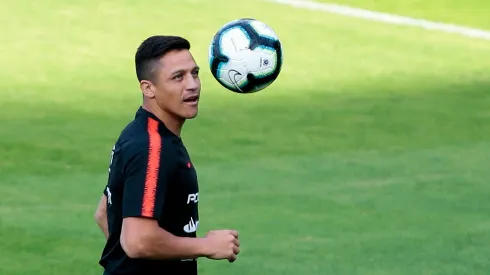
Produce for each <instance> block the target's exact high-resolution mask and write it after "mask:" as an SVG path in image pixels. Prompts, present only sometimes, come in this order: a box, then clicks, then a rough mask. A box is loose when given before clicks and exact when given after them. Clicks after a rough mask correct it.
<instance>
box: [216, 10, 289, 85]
mask: <svg viewBox="0 0 490 275" xmlns="http://www.w3.org/2000/svg"><path fill="white" fill-rule="evenodd" d="M282 59H283V58H282V46H281V41H280V40H279V38H278V36H277V34H276V33H275V32H274V31H273V30H272V29H271V28H270V27H269V26H267V25H266V24H264V23H263V22H260V21H258V20H255V19H249V18H244V19H238V20H235V21H232V22H229V23H227V24H226V25H224V26H223V27H221V28H220V29H219V30H218V32H217V33H216V35H215V36H214V37H213V40H212V43H211V46H210V47H209V66H210V68H211V73H212V74H213V76H214V78H215V79H216V80H217V81H218V82H219V83H220V84H221V85H222V86H223V87H225V88H227V89H228V90H231V91H233V92H236V93H243V94H246V93H255V92H258V91H260V90H263V89H264V88H266V87H268V86H269V85H270V84H272V82H274V81H275V80H276V79H277V77H278V76H279V74H280V72H281V67H282Z"/></svg>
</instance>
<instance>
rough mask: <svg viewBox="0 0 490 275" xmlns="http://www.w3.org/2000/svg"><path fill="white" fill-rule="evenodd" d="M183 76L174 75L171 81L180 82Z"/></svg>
mask: <svg viewBox="0 0 490 275" xmlns="http://www.w3.org/2000/svg"><path fill="white" fill-rule="evenodd" d="M182 78H183V76H182V75H181V74H178V75H175V76H174V77H173V78H172V79H174V80H177V81H180V80H182Z"/></svg>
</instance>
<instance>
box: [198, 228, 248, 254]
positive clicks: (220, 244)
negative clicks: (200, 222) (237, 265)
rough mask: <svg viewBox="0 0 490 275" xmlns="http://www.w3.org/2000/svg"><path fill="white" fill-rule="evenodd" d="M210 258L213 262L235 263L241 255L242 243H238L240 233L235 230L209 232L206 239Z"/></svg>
mask: <svg viewBox="0 0 490 275" xmlns="http://www.w3.org/2000/svg"><path fill="white" fill-rule="evenodd" d="M204 239H205V240H206V245H207V249H208V251H209V254H208V256H207V257H208V258H209V259H213V260H223V259H228V261H229V262H234V261H236V259H237V255H238V253H240V241H238V232H237V231H235V230H213V231H209V232H208V233H207V234H206V236H205V237H204Z"/></svg>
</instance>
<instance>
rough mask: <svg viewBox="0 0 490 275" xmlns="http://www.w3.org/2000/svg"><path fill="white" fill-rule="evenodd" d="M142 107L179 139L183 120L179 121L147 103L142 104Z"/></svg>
mask: <svg viewBox="0 0 490 275" xmlns="http://www.w3.org/2000/svg"><path fill="white" fill-rule="evenodd" d="M142 107H143V109H145V110H147V111H148V112H150V113H152V114H153V115H155V116H156V117H157V118H158V119H160V120H161V121H162V122H163V124H165V126H166V127H167V128H168V129H169V130H170V131H171V132H172V133H173V134H174V135H176V136H178V137H180V133H181V130H182V126H183V125H184V121H185V120H184V119H179V118H177V117H175V116H174V115H172V114H169V113H167V112H165V111H164V110H162V109H161V108H160V107H158V106H155V104H151V103H149V102H143V104H142Z"/></svg>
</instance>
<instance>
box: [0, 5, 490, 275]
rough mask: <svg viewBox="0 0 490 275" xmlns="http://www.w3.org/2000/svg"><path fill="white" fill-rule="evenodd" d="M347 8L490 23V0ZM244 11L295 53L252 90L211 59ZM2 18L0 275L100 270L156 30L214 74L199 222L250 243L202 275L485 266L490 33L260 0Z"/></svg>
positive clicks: (196, 157)
mask: <svg viewBox="0 0 490 275" xmlns="http://www.w3.org/2000/svg"><path fill="white" fill-rule="evenodd" d="M325 2H326V1H325ZM335 3H337V4H347V5H351V6H354V7H359V8H366V9H370V10H376V11H382V12H387V13H395V14H400V15H404V16H411V17H417V18H424V19H427V20H434V21H440V22H445V23H454V24H459V25H466V26H471V27H474V28H480V29H490V17H489V16H488V15H489V14H490V2H489V1H485V0H466V1H459V0H426V1H415V0H404V1H392V0H377V1H374V0H372V1H370V0H338V1H335ZM243 17H252V18H256V19H259V20H261V21H263V22H265V23H266V24H268V25H269V26H270V27H272V28H273V29H274V30H275V31H276V33H277V34H278V35H279V37H280V39H281V41H282V43H283V49H284V65H283V70H282V73H281V75H280V76H279V78H278V79H277V80H276V82H275V83H273V84H272V85H271V86H270V87H268V88H267V89H266V90H263V91H261V92H259V93H257V94H253V95H240V94H235V93H232V92H230V91H227V90H225V89H224V88H222V87H221V86H220V85H219V84H218V83H217V82H216V81H215V80H214V79H213V78H212V75H211V73H210V72H209V67H208V63H207V54H208V47H209V44H210V42H211V39H212V37H213V35H214V34H215V32H216V31H217V30H218V29H219V28H220V27H221V26H222V25H224V24H225V23H227V22H229V21H231V20H234V19H237V18H243ZM0 23H1V24H0V25H1V26H2V27H1V28H2V35H1V36H0V45H1V46H0V60H1V62H0V95H1V100H0V112H1V118H0V194H1V196H2V198H1V199H0V274H2V275H10V274H15V275H21V274H29V275H30V274H38V275H48V274H50V275H51V274H53V275H57V274H59V275H62V274H63V275H64V274H72V275H82V274H83V275H86V274H102V269H101V268H100V267H99V266H98V260H99V257H100V254H101V251H102V248H103V246H104V243H105V242H104V237H103V235H102V233H101V232H100V231H99V229H98V228H97V225H96V224H95V222H94V219H93V215H94V211H95V208H96V205H97V203H98V200H99V199H100V195H101V193H102V190H103V188H104V185H105V183H106V178H107V169H108V164H109V160H110V152H111V148H112V145H113V143H114V142H115V140H116V138H117V136H118V135H119V133H120V131H121V129H122V128H123V127H124V126H125V125H126V123H128V122H129V121H130V120H131V119H132V118H133V116H134V113H135V111H136V109H137V108H138V106H139V104H140V103H141V95H140V91H139V87H138V82H137V79H136V75H135V69H134V54H135V52H136V48H137V46H138V45H139V43H141V42H142V41H143V40H144V39H145V38H146V37H148V36H150V35H154V34H174V35H181V36H184V37H186V38H188V39H189V40H190V41H191V43H192V49H191V51H192V52H193V54H194V56H195V58H196V60H197V62H198V63H199V65H200V66H201V67H202V68H203V69H202V71H201V72H202V83H203V91H202V97H201V102H200V113H199V116H198V117H197V118H196V119H195V120H191V121H188V122H187V123H186V125H185V127H184V131H183V139H184V141H185V143H186V145H187V147H188V149H189V151H190V153H191V157H192V159H193V162H194V164H195V166H196V169H197V171H198V175H199V179H200V189H201V190H200V213H201V214H200V215H201V219H200V223H199V225H200V228H199V231H198V232H199V234H200V235H203V234H204V233H205V232H206V231H207V230H209V229H214V228H223V227H226V228H235V229H237V230H239V231H240V234H241V235H240V238H241V242H242V253H241V254H240V257H239V260H238V261H237V262H236V263H234V264H229V263H225V262H215V261H209V260H200V267H199V270H200V274H204V275H211V274H236V275H245V274H251V275H252V274H253V275H257V274H264V275H279V274H295V275H297V274H318V275H320V274H347V275H350V274H366V275H367V274H373V275H374V274H376V275H385V274H390V275H415V274H417V275H419V274H425V275H428V274H431V275H435V274H438V275H439V274H440V275H443V274H444V275H447V274H489V273H490V246H489V245H488V243H489V242H490V219H489V213H490V212H489V211H490V204H489V199H488V198H489V196H490V185H489V182H488V179H489V177H490V170H489V169H488V167H489V165H490V155H489V153H488V152H489V150H490V41H488V40H483V39H478V38H468V37H464V36H460V35H457V34H449V33H444V32H437V31H428V30H425V29H423V28H417V27H404V26H394V25H390V24H385V23H380V22H372V21H366V20H363V19H359V18H353V17H346V16H341V15H335V14H331V13H325V12H322V11H318V10H306V9H299V8H294V7H291V6H288V5H281V4H278V3H272V2H267V1H258V0H250V1H232V0H229V1H223V0H212V1H211V0H206V1H205V0H200V1H197V0H179V1H171V0H160V1H153V0H142V1H128V0H119V1H114V0H112V1H111V0H107V1H95V0H84V1H61V0H44V1H26V0H17V1H3V3H2V8H1V9H0Z"/></svg>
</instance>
